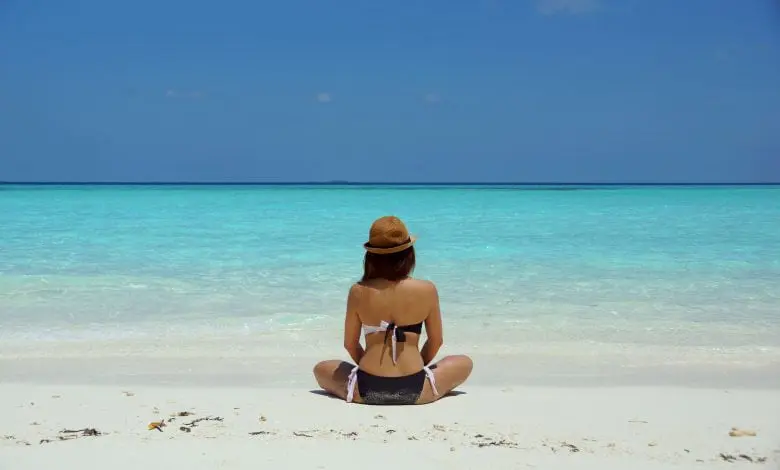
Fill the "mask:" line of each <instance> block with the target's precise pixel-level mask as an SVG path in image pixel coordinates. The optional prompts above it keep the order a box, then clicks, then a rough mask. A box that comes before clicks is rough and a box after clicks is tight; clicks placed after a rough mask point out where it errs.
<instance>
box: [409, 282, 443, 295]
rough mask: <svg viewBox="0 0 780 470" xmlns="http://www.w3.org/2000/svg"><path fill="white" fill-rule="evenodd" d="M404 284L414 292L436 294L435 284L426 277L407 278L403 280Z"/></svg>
mask: <svg viewBox="0 0 780 470" xmlns="http://www.w3.org/2000/svg"><path fill="white" fill-rule="evenodd" d="M403 283H404V285H405V286H406V287H407V288H408V289H411V290H414V291H416V292H420V293H425V294H429V295H434V294H437V289H436V284H435V283H434V282H433V281H429V280H427V279H414V278H409V279H406V280H404V281H403Z"/></svg>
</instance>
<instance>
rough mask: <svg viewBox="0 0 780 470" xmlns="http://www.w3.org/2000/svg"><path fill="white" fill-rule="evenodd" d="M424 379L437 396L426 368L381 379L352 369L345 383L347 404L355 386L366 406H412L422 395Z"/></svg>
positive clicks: (429, 372)
mask: <svg viewBox="0 0 780 470" xmlns="http://www.w3.org/2000/svg"><path fill="white" fill-rule="evenodd" d="M426 377H427V378H428V380H429V381H430V382H431V388H432V389H433V393H434V395H438V394H439V392H438V391H437V390H436V379H435V378H434V376H433V371H431V369H430V368H428V367H424V368H423V369H422V370H421V371H420V372H417V373H414V374H411V375H404V376H401V377H381V376H378V375H372V374H369V373H368V372H364V371H362V370H360V369H358V368H357V367H354V368H353V369H352V371H351V372H350V374H349V381H348V382H347V402H351V401H352V398H353V396H354V393H355V386H356V385H357V389H358V392H359V393H360V398H362V399H363V403H365V404H367V405H414V404H415V403H417V400H418V399H419V398H420V394H422V390H423V386H424V385H425V379H426Z"/></svg>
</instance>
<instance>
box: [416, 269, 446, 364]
mask: <svg viewBox="0 0 780 470" xmlns="http://www.w3.org/2000/svg"><path fill="white" fill-rule="evenodd" d="M430 286H431V290H432V292H431V295H432V296H433V300H432V304H433V305H432V306H431V312H430V313H429V314H428V317H427V318H426V319H425V335H426V336H427V337H428V339H426V340H425V344H424V345H423V347H422V349H421V350H420V354H421V355H422V359H423V364H425V365H426V366H427V365H428V364H430V363H431V362H432V361H433V358H434V357H436V353H438V352H439V348H441V345H442V344H444V333H443V331H442V324H441V308H440V307H439V292H438V291H437V290H436V285H434V284H433V283H432V282H431V283H430Z"/></svg>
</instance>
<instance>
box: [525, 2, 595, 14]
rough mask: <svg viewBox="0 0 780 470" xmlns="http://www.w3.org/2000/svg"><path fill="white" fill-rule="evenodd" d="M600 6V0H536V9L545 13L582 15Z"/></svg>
mask: <svg viewBox="0 0 780 470" xmlns="http://www.w3.org/2000/svg"><path fill="white" fill-rule="evenodd" d="M600 6H601V2H600V0H536V10H537V11H538V12H539V13H541V14H543V15H581V14H583V13H590V12H592V11H594V10H598V9H599V7H600Z"/></svg>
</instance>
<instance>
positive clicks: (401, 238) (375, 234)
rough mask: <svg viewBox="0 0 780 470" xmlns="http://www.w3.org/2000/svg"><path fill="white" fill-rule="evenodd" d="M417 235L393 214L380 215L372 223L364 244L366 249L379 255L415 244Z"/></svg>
mask: <svg viewBox="0 0 780 470" xmlns="http://www.w3.org/2000/svg"><path fill="white" fill-rule="evenodd" d="M416 239H417V237H415V236H412V235H409V231H408V230H406V225H404V223H403V222H401V219H399V218H398V217H395V216H393V215H387V216H385V217H380V218H378V219H376V220H375V221H374V223H373V224H371V229H370V230H369V231H368V241H367V242H366V243H364V244H363V247H365V249H366V251H367V252H369V253H375V254H378V255H389V254H392V253H398V252H399V251H404V250H405V249H407V248H409V247H411V246H412V245H414V241H415V240H416Z"/></svg>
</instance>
